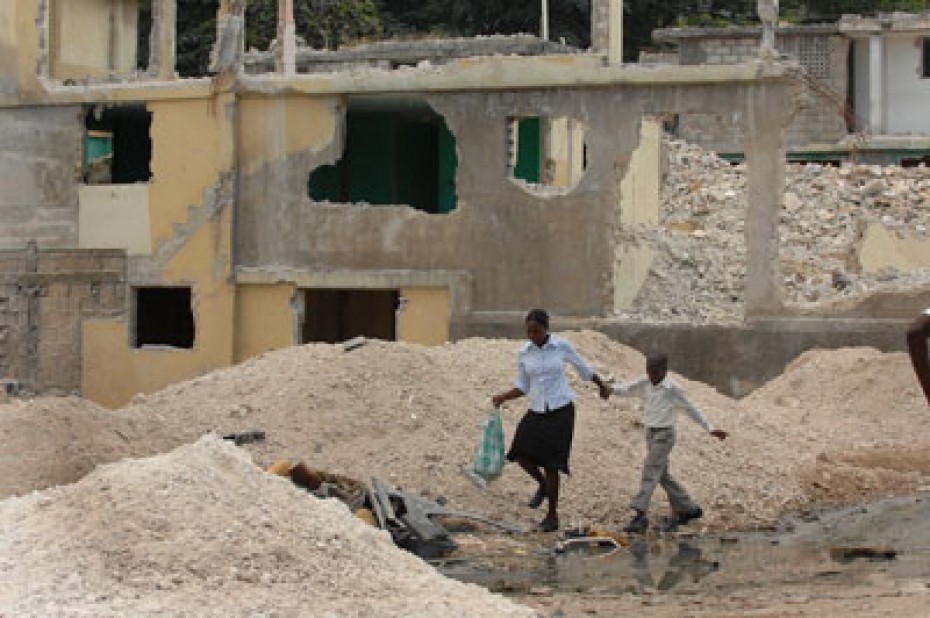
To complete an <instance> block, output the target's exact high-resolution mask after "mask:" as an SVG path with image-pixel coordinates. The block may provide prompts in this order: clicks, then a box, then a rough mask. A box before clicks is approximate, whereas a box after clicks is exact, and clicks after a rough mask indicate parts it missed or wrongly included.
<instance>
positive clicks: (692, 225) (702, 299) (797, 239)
mask: <svg viewBox="0 0 930 618" xmlns="http://www.w3.org/2000/svg"><path fill="white" fill-rule="evenodd" d="M665 146H666V147H665V151H666V153H667V157H668V165H667V173H666V176H665V178H664V183H663V187H662V193H661V203H662V212H661V213H660V220H661V221H660V222H661V225H660V226H659V228H658V229H656V228H654V227H649V226H635V227H630V228H626V229H624V230H622V231H621V241H624V242H630V241H633V242H634V243H638V244H642V245H645V246H649V247H651V248H654V249H656V250H657V252H658V255H657V257H656V260H655V262H654V263H653V265H652V267H651V269H650V272H649V275H648V277H647V279H646V282H645V284H644V286H643V288H642V290H641V291H640V294H639V296H638V297H637V298H636V300H635V301H634V304H633V306H632V307H631V308H630V309H629V310H626V311H623V312H621V313H618V316H619V317H623V318H628V319H631V320H642V321H649V322H652V321H662V322H668V321H677V322H688V323H692V324H693V323H699V324H700V323H704V324H706V323H713V324H720V323H735V322H739V321H741V320H742V317H743V291H744V278H745V274H746V246H745V237H744V232H743V230H744V221H745V208H746V201H745V200H746V179H747V174H746V166H745V164H742V163H741V164H738V165H731V164H730V163H729V162H727V161H725V160H723V159H721V158H719V157H718V156H717V155H716V154H714V153H712V152H708V151H705V150H703V149H702V148H700V147H699V146H695V145H692V144H688V143H686V142H682V141H677V140H671V139H667V140H666V143H665ZM785 187H786V188H785V197H784V201H783V205H782V212H781V217H780V225H779V229H778V234H779V242H780V252H781V262H782V264H781V268H782V275H783V281H782V283H783V292H782V293H783V296H784V299H785V301H786V302H787V303H790V304H802V305H803V304H810V303H821V302H828V301H832V300H840V299H849V298H854V297H859V296H863V295H865V294H868V293H872V292H876V291H880V290H901V289H911V288H915V287H926V286H927V285H928V284H930V268H927V269H921V270H915V271H911V272H906V273H905V272H900V271H898V270H896V269H893V268H885V269H882V270H879V271H878V272H871V273H867V272H862V269H861V265H860V263H859V259H858V247H859V245H860V242H861V240H862V235H863V233H864V232H865V230H866V228H867V227H868V225H869V224H871V223H881V224H882V225H884V226H885V227H886V228H887V229H889V230H890V231H892V232H893V233H896V234H898V235H899V236H901V237H902V238H913V239H926V238H928V227H930V169H928V168H927V167H924V166H918V167H907V168H906V167H900V166H878V165H854V164H844V165H842V166H841V167H833V166H828V165H820V164H807V165H802V164H789V165H788V166H787V170H786V181H785Z"/></svg>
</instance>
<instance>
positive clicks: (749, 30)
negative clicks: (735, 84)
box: [652, 23, 840, 43]
mask: <svg viewBox="0 0 930 618" xmlns="http://www.w3.org/2000/svg"><path fill="white" fill-rule="evenodd" d="M839 33H840V28H839V25H838V24H836V23H824V24H779V25H778V27H777V28H776V29H775V34H776V36H778V35H782V36H785V35H790V36H801V35H830V34H839ZM760 36H762V26H761V25H759V26H714V27H710V28H701V27H699V26H689V27H685V28H657V29H656V30H653V31H652V40H653V41H655V42H657V43H671V42H676V41H681V40H684V39H711V38H726V39H749V38H759V37H760Z"/></svg>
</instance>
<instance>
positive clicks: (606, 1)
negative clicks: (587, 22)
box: [591, 0, 611, 54]
mask: <svg viewBox="0 0 930 618" xmlns="http://www.w3.org/2000/svg"><path fill="white" fill-rule="evenodd" d="M610 1H611V0H591V50H592V51H594V52H596V53H601V54H603V53H606V52H607V48H608V46H609V43H608V42H609V41H610V35H609V32H608V26H609V24H610Z"/></svg>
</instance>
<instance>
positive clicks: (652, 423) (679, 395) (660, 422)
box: [613, 375, 714, 432]
mask: <svg viewBox="0 0 930 618" xmlns="http://www.w3.org/2000/svg"><path fill="white" fill-rule="evenodd" d="M613 390H614V394H615V395H619V396H621V397H642V399H643V422H644V423H645V424H646V427H651V428H658V427H674V426H675V420H676V414H675V411H676V410H677V409H678V408H682V409H684V411H685V412H687V413H688V416H690V417H691V418H692V419H693V420H694V422H696V423H697V424H698V425H700V426H701V427H703V428H704V429H705V430H707V431H708V432H711V431H713V430H714V426H713V425H711V424H710V422H709V421H708V420H707V418H706V417H705V416H704V413H703V412H701V410H700V408H698V407H697V406H695V405H694V404H693V403H691V402H690V401H689V400H688V398H687V397H685V392H684V390H683V389H682V388H681V387H680V386H678V384H676V383H675V381H674V380H672V379H671V378H670V377H669V376H667V375H666V376H665V378H663V379H662V381H661V382H659V383H658V384H653V383H652V381H651V380H650V379H649V377H648V376H642V377H640V378H637V379H636V380H633V381H632V382H628V383H626V384H614V386H613Z"/></svg>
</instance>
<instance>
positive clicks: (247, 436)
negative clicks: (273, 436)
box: [223, 430, 265, 446]
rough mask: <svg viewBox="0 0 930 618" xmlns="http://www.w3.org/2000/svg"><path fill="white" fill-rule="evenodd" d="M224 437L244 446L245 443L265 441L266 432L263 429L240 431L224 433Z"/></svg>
mask: <svg viewBox="0 0 930 618" xmlns="http://www.w3.org/2000/svg"><path fill="white" fill-rule="evenodd" d="M223 439H224V440H230V441H232V442H233V443H234V444H235V445H236V446H242V445H243V444H252V443H253V442H264V441H265V432H264V431H261V430H256V431H238V432H235V433H228V434H226V435H224V436H223Z"/></svg>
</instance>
